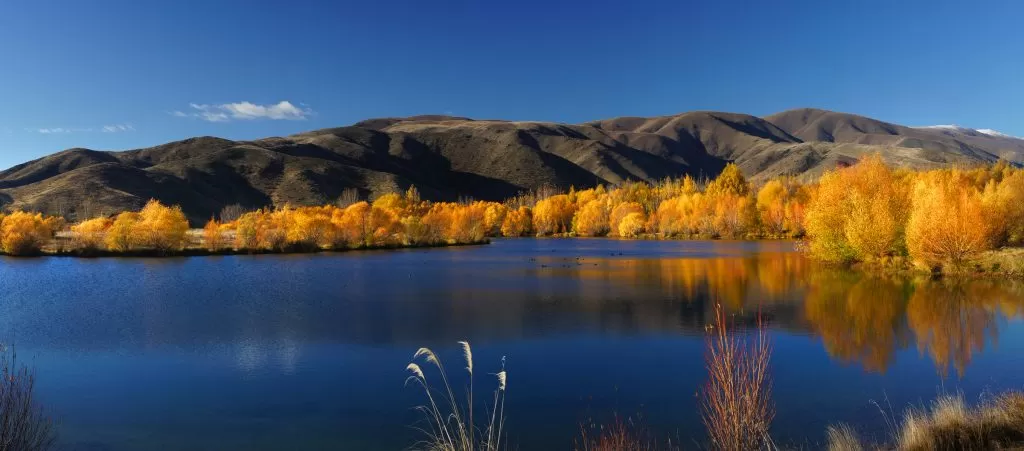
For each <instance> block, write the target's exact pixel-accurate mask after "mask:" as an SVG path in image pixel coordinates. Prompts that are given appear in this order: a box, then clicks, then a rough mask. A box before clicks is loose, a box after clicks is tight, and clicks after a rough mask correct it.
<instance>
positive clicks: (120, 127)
mask: <svg viewBox="0 0 1024 451" xmlns="http://www.w3.org/2000/svg"><path fill="white" fill-rule="evenodd" d="M25 131H27V132H30V133H39V134H42V135H62V134H66V133H92V132H95V131H101V132H103V133H120V132H132V131H135V126H133V125H132V124H128V123H124V124H114V125H104V126H102V127H42V128H26V129H25Z"/></svg>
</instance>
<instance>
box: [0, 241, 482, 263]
mask: <svg viewBox="0 0 1024 451" xmlns="http://www.w3.org/2000/svg"><path fill="white" fill-rule="evenodd" d="M487 244H491V240H490V239H485V240H483V241H479V242H472V243H451V244H449V243H444V244H417V245H408V246H402V245H398V246H366V247H354V248H348V249H301V248H297V249H287V250H279V251H278V250H268V249H257V250H248V249H245V250H239V249H225V250H219V251H211V250H208V249H201V248H186V249H183V250H180V251H171V252H163V251H157V250H152V249H143V250H132V251H125V252H115V251H109V250H103V249H99V250H56V251H43V252H39V253H36V254H31V255H8V254H4V253H2V252H0V257H7V258H16V259H31V258H45V257H54V258H82V259H100V258H191V257H230V256H238V255H302V254H327V253H346V252H358V251H386V250H403V249H438V248H447V247H467V246H483V245H487Z"/></svg>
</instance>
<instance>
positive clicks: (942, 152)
mask: <svg viewBox="0 0 1024 451" xmlns="http://www.w3.org/2000/svg"><path fill="white" fill-rule="evenodd" d="M872 153H879V154H881V155H882V157H883V158H884V159H885V160H886V161H888V162H890V163H891V164H893V165H896V166H901V167H910V168H916V169H927V168H935V167H942V166H948V165H976V164H982V163H990V162H994V161H996V160H998V159H1006V160H1008V161H1010V162H1013V163H1017V164H1020V163H1024V139H1019V138H1015V137H1011V136H1007V135H1004V134H1002V133H999V132H995V131H993V130H975V129H970V128H964V127H957V126H931V127H908V126H903V125H897V124H892V123H887V122H883V121H879V120H875V119H871V118H867V117H863V116H857V115H854V114H847V113H838V112H832V111H825V110H819V109H795V110H789V111H784V112H781V113H777V114H772V115H769V116H765V117H756V116H751V115H747V114H737V113H722V112H708V111H700V112H688V113H682V114H676V115H671V116H659V117H618V118H614V119H607V120H600V121H593V122H586V123H582V124H562V123H552V122H529V121H503V120H474V119H469V118H464V117H452V116H414V117H406V118H380V119H370V120H365V121H362V122H358V123H356V124H353V125H350V126H346V127H338V128H328V129H322V130H314V131H309V132H304V133H299V134H296V135H292V136H287V137H271V138H264V139H258V140H253V141H231V140H227V139H221V138H215V137H197V138H190V139H186V140H184V141H177V142H172V143H167V144H163V145H159V146H155V147H149V148H144V149H136V150H128V151H118V152H104V151H96V150H90V149H82V148H75V149H69V150H65V151H62V152H59V153H56V154H53V155H49V156H46V157H43V158H40V159H38V160H34V161H30V162H27V163H23V164H20V165H17V166H15V167H13V168H10V169H8V170H6V171H3V172H0V205H3V206H4V207H5V208H7V209H25V210H32V211H41V212H44V213H49V214H62V215H64V216H66V217H69V218H71V219H79V218H81V217H85V216H93V215H98V214H111V213H114V212H118V211H123V210H130V209H137V208H139V207H141V206H142V205H143V204H144V203H145V202H146V201H147V200H149V199H151V198H155V199H159V200H161V201H163V202H165V203H168V204H178V205H181V206H182V208H183V209H184V210H185V212H186V214H187V215H188V216H189V218H190V219H192V220H193V221H195V222H200V221H203V220H205V219H208V218H210V217H211V216H213V215H216V214H217V213H218V212H219V211H220V210H221V209H222V208H223V207H225V206H227V205H232V204H240V205H242V206H243V207H247V208H258V207H263V206H280V205H284V204H293V205H307V204H322V203H327V202H331V201H333V200H334V199H337V198H338V197H339V195H341V193H342V192H343V191H344V190H346V189H352V188H354V189H356V190H358V192H359V193H360V195H361V196H363V197H367V198H370V197H372V196H374V195H378V194H380V193H383V192H389V191H395V190H404V189H405V188H407V187H408V186H410V185H415V186H416V187H417V188H418V189H419V190H420V192H421V194H422V195H423V197H424V198H428V199H435V200H455V199H459V198H475V199H487V200H501V199H504V198H507V197H510V196H514V195H516V194H518V193H520V192H523V191H527V190H531V189H537V188H540V187H544V186H554V187H561V188H567V187H569V186H575V187H577V188H584V187H591V186H595V185H597V184H609V185H615V184H619V183H622V182H624V181H629V180H646V181H654V180H658V179H662V178H665V177H680V176H683V175H687V174H688V175H692V176H695V177H714V176H715V175H717V174H718V173H719V172H720V171H721V170H722V168H724V167H725V165H726V164H727V163H729V162H734V163H736V164H737V165H738V166H739V167H740V168H741V169H742V170H743V172H744V173H745V174H746V175H747V176H748V177H750V178H751V180H754V181H761V180H765V179H768V178H770V177H773V176H778V175H792V176H796V177H799V178H802V179H813V178H815V177H818V176H820V175H821V174H822V172H823V171H825V170H828V169H831V168H835V167H836V166H837V165H845V164H851V163H853V162H856V161H857V160H858V159H859V158H861V157H862V156H864V155H866V154H872Z"/></svg>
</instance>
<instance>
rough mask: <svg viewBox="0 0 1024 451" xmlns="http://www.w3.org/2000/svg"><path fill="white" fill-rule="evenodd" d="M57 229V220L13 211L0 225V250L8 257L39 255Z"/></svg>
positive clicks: (58, 225)
mask: <svg viewBox="0 0 1024 451" xmlns="http://www.w3.org/2000/svg"><path fill="white" fill-rule="evenodd" d="M59 227H61V220H60V219H59V218H56V217H52V216H51V217H44V216H43V215H42V214H40V213H35V214H33V213H27V212H24V211H15V212H14V213H11V214H9V215H7V216H5V217H4V218H3V223H2V224H0V248H2V249H3V251H4V253H6V254H8V255H31V254H36V253H39V252H40V251H41V250H42V249H43V246H45V245H46V244H47V243H49V242H50V240H52V239H53V235H54V233H56V232H57V229H58V228H59Z"/></svg>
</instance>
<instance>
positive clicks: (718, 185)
mask: <svg viewBox="0 0 1024 451" xmlns="http://www.w3.org/2000/svg"><path fill="white" fill-rule="evenodd" d="M705 192H706V193H708V194H710V195H719V194H731V195H734V196H746V195H747V194H750V184H749V183H747V178H746V177H744V176H743V172H742V171H740V167H739V166H736V165H735V164H733V163H729V164H727V165H725V169H723V170H722V173H721V174H719V175H718V177H716V178H715V179H714V180H712V181H711V183H709V184H708V187H707V189H706V190H705Z"/></svg>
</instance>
